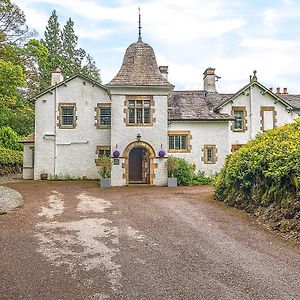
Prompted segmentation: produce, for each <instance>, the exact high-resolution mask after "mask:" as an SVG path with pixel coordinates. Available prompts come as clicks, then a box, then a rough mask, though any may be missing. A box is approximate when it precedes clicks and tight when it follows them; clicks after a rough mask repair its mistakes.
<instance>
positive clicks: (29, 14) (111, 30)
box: [13, 0, 300, 94]
mask: <svg viewBox="0 0 300 300" xmlns="http://www.w3.org/2000/svg"><path fill="white" fill-rule="evenodd" d="M13 2H14V3H15V4H17V5H18V6H19V7H20V8H21V9H22V10H23V11H24V12H25V15H26V19H27V24H28V25H29V26H30V28H32V29H35V30H36V31H37V32H38V34H39V37H40V38H43V34H44V31H45V27H46V24H47V21H48V19H49V16H50V14H51V12H52V11H53V10H54V9H55V10H56V11H57V14H58V17H59V21H60V24H61V26H63V25H64V24H65V22H66V20H67V19H68V18H69V17H71V18H72V20H73V21H74V23H75V25H74V26H75V33H76V34H77V35H78V37H79V46H80V47H82V48H84V49H85V50H86V51H87V52H88V53H90V55H91V56H92V57H93V58H94V59H95V60H96V63H97V67H98V68H100V70H101V78H102V82H103V83H107V82H109V81H110V80H111V79H112V78H113V77H114V76H115V75H116V74H117V72H118V70H119V68H120V66H121V64H122V60H123V56H124V52H125V50H126V48H127V47H128V46H129V45H130V44H131V43H134V42H136V41H137V38H138V7H139V6H140V8H141V18H142V38H143V41H144V42H146V43H148V44H149V45H151V46H152V48H153V49H154V51H155V54H156V59H157V62H158V65H168V66H169V81H170V82H171V83H172V84H174V85H175V90H201V89H203V72H204V71H205V69H206V68H207V67H213V68H216V74H217V75H218V76H220V77H221V79H219V81H218V82H217V90H218V92H221V93H234V92H236V91H238V90H239V89H240V88H242V87H243V86H244V85H246V84H247V83H248V82H249V75H251V74H252V72H253V70H257V77H258V81H259V82H260V83H262V84H263V85H265V86H266V87H273V88H274V89H275V88H277V87H281V88H282V89H283V87H287V88H288V92H289V93H293V94H300V85H299V84H298V83H300V1H299V0H209V1H208V0H139V1H138V0H13Z"/></svg>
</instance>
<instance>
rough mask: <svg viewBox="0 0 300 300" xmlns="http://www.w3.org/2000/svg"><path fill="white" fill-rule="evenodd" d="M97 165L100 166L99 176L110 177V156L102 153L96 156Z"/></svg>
mask: <svg viewBox="0 0 300 300" xmlns="http://www.w3.org/2000/svg"><path fill="white" fill-rule="evenodd" d="M97 165H99V166H100V171H99V174H100V176H101V178H110V176H111V165H112V160H111V158H110V157H108V156H106V155H103V156H101V157H99V158H98V160H97Z"/></svg>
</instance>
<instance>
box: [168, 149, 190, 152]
mask: <svg viewBox="0 0 300 300" xmlns="http://www.w3.org/2000/svg"><path fill="white" fill-rule="evenodd" d="M168 153H191V150H190V149H180V150H175V149H169V150H168Z"/></svg>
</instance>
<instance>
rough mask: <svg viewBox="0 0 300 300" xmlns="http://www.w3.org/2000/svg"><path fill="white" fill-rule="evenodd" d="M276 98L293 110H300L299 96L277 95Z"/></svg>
mask: <svg viewBox="0 0 300 300" xmlns="http://www.w3.org/2000/svg"><path fill="white" fill-rule="evenodd" d="M277 96H278V97H279V98H281V99H282V100H284V101H285V102H287V103H288V104H289V105H291V106H292V107H293V108H294V109H295V110H300V95H289V94H279V95H278V94H277Z"/></svg>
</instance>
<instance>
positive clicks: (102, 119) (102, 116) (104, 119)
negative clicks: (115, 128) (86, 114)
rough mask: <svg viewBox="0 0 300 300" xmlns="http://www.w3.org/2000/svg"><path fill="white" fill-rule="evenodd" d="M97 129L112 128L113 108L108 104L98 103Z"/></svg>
mask: <svg viewBox="0 0 300 300" xmlns="http://www.w3.org/2000/svg"><path fill="white" fill-rule="evenodd" d="M96 119H97V122H96V126H97V128H100V129H101V128H110V125H111V106H110V104H109V103H108V104H107V103H98V105H97V113H96Z"/></svg>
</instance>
